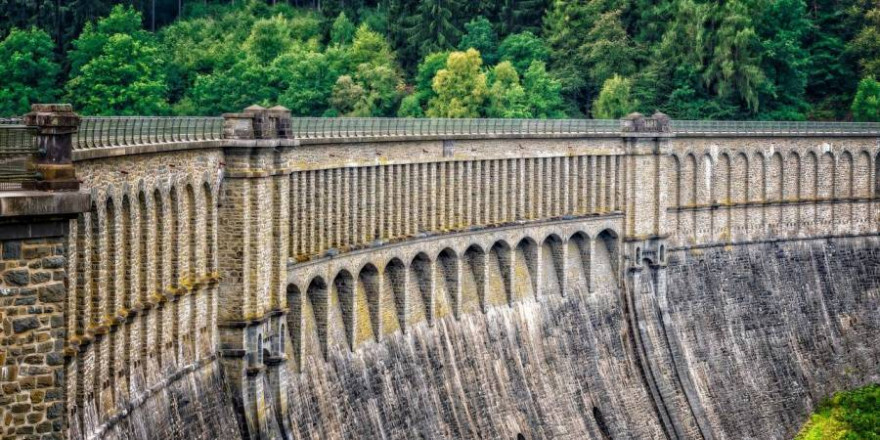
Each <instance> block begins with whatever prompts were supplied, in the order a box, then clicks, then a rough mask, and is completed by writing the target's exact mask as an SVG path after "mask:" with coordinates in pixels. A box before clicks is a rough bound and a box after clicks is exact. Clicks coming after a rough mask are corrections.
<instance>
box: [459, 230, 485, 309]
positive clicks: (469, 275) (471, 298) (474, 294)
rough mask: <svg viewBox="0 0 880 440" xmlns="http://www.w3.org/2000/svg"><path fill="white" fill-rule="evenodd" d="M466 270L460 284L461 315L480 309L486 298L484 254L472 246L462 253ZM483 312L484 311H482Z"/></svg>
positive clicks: (480, 249)
mask: <svg viewBox="0 0 880 440" xmlns="http://www.w3.org/2000/svg"><path fill="white" fill-rule="evenodd" d="M464 262H465V268H466V270H463V272H464V275H465V276H463V277H462V280H461V281H462V283H461V313H462V314H467V313H471V312H474V311H476V310H477V309H482V308H483V307H484V306H485V302H484V301H485V297H486V294H485V292H486V252H485V251H484V250H483V248H481V247H480V246H479V245H476V244H472V245H470V246H469V247H468V248H467V249H466V250H465V252H464ZM483 310H485V309H483Z"/></svg>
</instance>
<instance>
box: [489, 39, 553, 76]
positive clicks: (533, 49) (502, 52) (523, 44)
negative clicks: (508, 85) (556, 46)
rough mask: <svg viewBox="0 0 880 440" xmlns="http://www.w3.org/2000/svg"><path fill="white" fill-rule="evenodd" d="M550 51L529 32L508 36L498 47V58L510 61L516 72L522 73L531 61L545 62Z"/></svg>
mask: <svg viewBox="0 0 880 440" xmlns="http://www.w3.org/2000/svg"><path fill="white" fill-rule="evenodd" d="M549 56H550V50H549V49H548V48H547V46H546V45H545V44H544V41H543V40H541V39H540V38H538V37H537V36H535V34H533V33H531V32H528V31H526V32H522V33H519V34H512V35H508V36H507V38H505V39H504V41H502V42H501V46H499V47H498V58H499V59H500V60H501V61H510V62H511V64H513V67H515V68H516V71H517V72H520V73H523V72H525V71H526V69H528V68H529V65H531V64H532V61H547V59H548V58H549Z"/></svg>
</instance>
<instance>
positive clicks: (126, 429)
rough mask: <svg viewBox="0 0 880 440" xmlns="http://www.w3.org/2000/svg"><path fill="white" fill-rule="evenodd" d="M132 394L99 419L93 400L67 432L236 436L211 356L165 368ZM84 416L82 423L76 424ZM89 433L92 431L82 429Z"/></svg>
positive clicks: (203, 439)
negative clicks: (156, 380) (158, 379)
mask: <svg viewBox="0 0 880 440" xmlns="http://www.w3.org/2000/svg"><path fill="white" fill-rule="evenodd" d="M141 389H143V392H142V394H141V396H140V397H139V398H137V399H133V400H132V402H131V403H130V406H129V408H127V409H126V410H125V411H124V412H122V413H120V414H119V415H118V416H117V417H116V418H113V419H110V420H109V421H106V422H105V421H103V420H101V419H100V418H99V417H97V413H96V411H95V408H94V406H93V405H88V406H87V408H86V414H85V415H84V417H82V418H74V419H73V420H72V423H71V426H70V437H71V438H104V439H114V440H115V439H120V440H121V439H125V440H152V439H180V440H184V439H185V440H238V439H240V438H241V433H240V431H239V428H238V424H237V423H236V417H235V412H234V409H233V405H232V401H231V397H230V396H229V394H228V392H227V389H226V386H225V384H224V383H223V378H222V375H221V372H220V365H219V363H218V362H216V361H206V362H204V363H202V364H200V365H197V366H194V367H193V368H190V369H185V370H181V371H178V372H177V373H175V374H171V373H169V374H168V377H167V379H166V380H165V381H164V382H163V383H160V384H153V387H152V388H146V387H141ZM79 420H83V424H84V425H85V426H83V425H80V424H79ZM99 424H100V426H98V425H99ZM87 433H91V434H90V435H91V437H90V436H89V435H86V434H87Z"/></svg>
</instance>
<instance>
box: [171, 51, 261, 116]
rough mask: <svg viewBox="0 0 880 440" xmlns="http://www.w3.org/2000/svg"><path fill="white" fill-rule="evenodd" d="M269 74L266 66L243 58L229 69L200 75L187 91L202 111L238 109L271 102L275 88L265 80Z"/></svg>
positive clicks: (214, 112)
mask: <svg viewBox="0 0 880 440" xmlns="http://www.w3.org/2000/svg"><path fill="white" fill-rule="evenodd" d="M269 77H271V72H270V70H269V68H268V67H266V66H263V65H261V64H260V63H258V62H257V61H256V60H255V59H253V58H246V59H243V60H241V61H239V62H238V63H236V64H235V65H234V66H232V68H230V69H229V70H225V71H222V72H217V73H213V74H210V75H200V76H199V77H198V78H196V81H195V84H193V87H192V88H191V89H190V90H189V92H188V94H187V95H188V98H189V99H190V100H192V103H193V104H192V105H193V106H194V108H196V109H198V112H199V113H200V114H205V115H218V114H221V113H225V112H236V111H241V110H242V109H243V108H245V107H247V106H249V105H251V104H261V105H264V106H269V105H274V104H273V103H274V101H275V98H276V97H277V93H278V91H277V89H275V88H273V87H271V86H270V85H269V84H268V83H267V82H266V78H269Z"/></svg>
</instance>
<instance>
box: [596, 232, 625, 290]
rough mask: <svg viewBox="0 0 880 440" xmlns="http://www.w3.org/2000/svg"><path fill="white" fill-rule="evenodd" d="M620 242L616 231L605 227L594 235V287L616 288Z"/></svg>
mask: <svg viewBox="0 0 880 440" xmlns="http://www.w3.org/2000/svg"><path fill="white" fill-rule="evenodd" d="M619 249H620V244H619V238H618V234H617V232H615V231H614V230H612V229H605V230H603V231H602V232H600V233H599V234H598V235H597V236H596V241H595V245H594V246H593V258H592V260H591V263H592V269H593V277H592V279H593V285H594V286H595V288H596V289H605V290H606V291H607V290H608V289H609V288H610V289H616V288H617V280H618V278H619V271H620V269H619V267H620V263H619V261H620V250H619Z"/></svg>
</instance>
